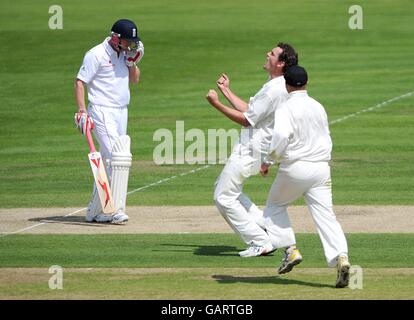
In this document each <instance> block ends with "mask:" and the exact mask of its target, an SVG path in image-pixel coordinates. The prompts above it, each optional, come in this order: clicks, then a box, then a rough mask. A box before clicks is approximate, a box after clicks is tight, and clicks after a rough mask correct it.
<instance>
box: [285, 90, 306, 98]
mask: <svg viewBox="0 0 414 320" xmlns="http://www.w3.org/2000/svg"><path fill="white" fill-rule="evenodd" d="M307 95H308V91H306V90H296V91H292V92H291V93H289V96H291V97H293V96H307Z"/></svg>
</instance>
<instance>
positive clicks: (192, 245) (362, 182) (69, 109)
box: [0, 0, 414, 299]
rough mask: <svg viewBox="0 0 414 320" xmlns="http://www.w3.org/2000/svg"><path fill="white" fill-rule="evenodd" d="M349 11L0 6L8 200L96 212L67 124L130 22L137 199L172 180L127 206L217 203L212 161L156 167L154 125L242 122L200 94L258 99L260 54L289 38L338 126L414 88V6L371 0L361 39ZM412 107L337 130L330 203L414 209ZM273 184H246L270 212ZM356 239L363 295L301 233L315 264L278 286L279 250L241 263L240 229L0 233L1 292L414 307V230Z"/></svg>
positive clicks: (161, 4) (0, 172) (82, 158)
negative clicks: (104, 48)
mask: <svg viewBox="0 0 414 320" xmlns="http://www.w3.org/2000/svg"><path fill="white" fill-rule="evenodd" d="M52 4H59V5H61V6H62V8H63V19H64V20H63V30H50V29H49V28H48V20H49V17H50V16H51V15H50V14H49V13H48V9H49V6H51V5H52ZM353 4H355V3H354V1H350V0H343V1H331V0H316V1H307V0H298V1H277V2H275V1H274V0H257V1H248V0H237V1H235V0H220V1H218V0H211V1H193V0H171V1H161V0H141V1H138V2H137V1H134V2H132V1H119V2H117V3H116V5H114V3H113V1H98V0H87V1H80V0H71V1H69V0H60V1H58V2H52V1H45V0H39V1H29V0H19V1H11V0H0V8H1V10H0V41H1V43H2V45H1V46H0V83H1V86H0V101H1V104H0V163H1V166H0V201H1V207H2V208H21V207H25V208H29V207H39V208H42V207H84V206H86V204H87V202H88V200H89V196H90V192H91V185H92V177H91V174H90V168H89V164H88V160H87V153H88V149H87V144H86V142H85V139H84V138H83V137H82V136H81V135H80V134H79V133H78V132H77V130H76V129H75V127H74V124H73V114H74V112H76V109H77V107H76V104H75V99H74V94H73V80H74V78H75V76H76V74H77V72H78V70H79V67H80V65H81V63H82V59H83V55H84V54H85V52H86V51H87V50H89V49H90V48H91V47H93V46H95V45H96V44H98V43H100V42H102V41H103V39H104V38H105V37H106V36H107V35H108V34H109V30H110V27H111V26H112V24H113V22H114V21H116V20H117V19H119V18H122V17H127V18H130V19H132V20H134V21H136V22H137V25H138V28H139V34H140V36H141V38H142V40H143V42H144V44H145V56H144V59H143V60H142V62H141V63H140V69H141V82H140V84H139V85H138V86H137V87H134V88H131V104H130V108H129V124H128V125H129V127H128V133H129V135H130V136H131V139H132V153H133V157H134V158H133V159H134V162H133V166H132V168H131V172H130V178H129V190H131V191H132V190H135V189H137V188H141V187H145V186H148V185H149V184H151V183H154V182H157V181H159V180H161V179H166V178H169V177H171V176H177V178H175V179H171V180H168V181H165V182H163V183H160V184H157V185H154V186H152V187H148V188H145V189H143V190H142V191H138V192H134V193H133V194H131V195H130V196H129V197H128V205H150V206H151V205H212V204H213V203H212V196H213V184H214V181H215V179H216V177H217V176H218V175H219V173H220V170H221V169H222V165H212V166H210V167H208V168H206V169H203V170H200V171H198V172H195V173H191V174H188V172H189V171H190V170H193V169H197V168H201V167H202V166H203V164H198V165H188V164H185V165H178V164H176V165H163V166H157V165H155V164H154V163H153V150H154V148H155V147H156V146H157V144H158V143H159V142H156V141H153V135H154V132H155V131H156V130H157V129H160V128H167V129H170V130H172V131H173V132H174V131H175V125H176V121H185V128H186V129H187V130H188V129H190V128H199V129H201V130H203V131H204V132H207V130H208V129H219V128H224V129H226V130H228V129H232V128H236V129H238V126H237V125H235V124H233V123H231V122H230V121H229V120H227V119H225V118H224V117H223V116H222V115H221V114H219V113H218V112H217V111H216V110H214V109H213V108H212V107H210V106H209V105H208V103H207V102H206V101H205V98H204V97H205V94H206V93H207V91H208V90H209V89H210V88H214V87H215V81H216V79H217V78H218V76H219V75H220V74H221V73H222V72H226V73H227V74H229V75H230V79H231V87H232V89H233V91H235V92H236V93H237V94H238V95H239V96H241V97H242V98H244V99H246V100H247V99H248V98H249V97H250V96H253V95H254V94H255V93H256V92H257V91H258V90H259V89H260V88H261V86H262V85H263V83H264V82H265V81H266V77H267V74H266V73H265V72H264V71H263V70H262V66H263V64H264V62H265V53H266V52H267V51H268V50H269V49H271V48H272V47H273V46H274V45H275V44H276V43H277V42H279V41H286V42H289V43H291V44H292V45H293V46H294V47H295V48H296V49H297V51H298V52H299V57H300V64H301V65H303V66H305V67H306V68H307V70H308V73H309V78H310V82H309V88H308V89H309V93H310V95H311V96H313V97H314V98H316V99H317V100H319V101H320V102H321V103H322V104H323V105H324V106H325V108H326V111H327V113H328V116H329V119H330V121H335V120H338V119H342V118H344V117H347V116H349V115H352V114H355V113H357V112H359V111H361V110H365V109H367V108H369V107H372V106H377V105H378V104H380V103H383V102H385V101H388V100H390V99H393V98H397V97H401V96H402V95H404V94H406V93H410V92H413V91H414V87H413V83H414V82H413V74H414V65H413V63H412V61H413V59H414V38H413V37H412V35H413V33H414V24H413V23H412V17H413V15H414V4H413V3H412V1H411V0H395V1H388V0H366V1H361V3H360V5H361V6H362V8H363V10H364V11H363V12H364V20H363V21H364V28H363V30H350V29H349V27H348V20H349V18H350V16H351V15H350V14H349V13H348V8H349V7H350V6H351V5H353ZM413 105H414V95H411V96H408V97H405V98H401V99H396V100H395V101H392V102H390V103H387V104H386V105H384V106H382V107H381V108H377V109H375V110H372V111H369V112H364V113H361V114H357V115H356V116H353V117H350V118H346V119H345V120H343V121H341V122H338V123H334V124H332V126H331V134H332V138H333V142H334V149H333V161H332V177H333V195H334V203H335V204H341V205H352V204H357V205H368V204H369V205H391V204H393V205H413V204H414V192H413V191H414V167H413V164H412V161H413V159H414V144H413V142H412V137H413V136H414V109H413ZM271 173H272V175H275V173H276V169H275V168H273V169H272V171H271ZM180 174H184V176H180ZM272 180H273V179H272V178H267V179H263V178H261V177H252V178H251V179H249V180H248V181H247V183H246V185H245V188H244V191H245V192H246V193H247V194H249V195H250V196H251V198H252V199H253V200H254V201H255V202H257V203H258V204H261V205H263V204H264V203H265V200H266V196H267V192H268V190H269V187H270V184H271V183H272ZM297 203H302V202H301V201H299V202H297ZM0 223H1V220H0ZM223 223H225V222H224V220H223ZM348 236H349V240H350V255H351V262H352V263H353V264H358V265H361V266H362V267H363V268H364V289H363V290H347V289H346V290H342V291H338V290H335V289H334V288H333V287H332V286H333V284H334V280H335V270H332V269H327V268H325V264H324V257H323V254H322V251H321V246H320V242H319V240H318V238H317V237H316V236H315V235H306V234H303V235H299V236H298V239H299V241H298V242H299V243H301V244H302V247H301V248H302V250H303V253H304V255H305V258H306V259H305V261H304V262H303V264H301V265H300V266H299V267H298V269H297V270H295V272H294V273H292V274H290V275H288V276H283V277H277V276H276V273H275V268H276V266H277V265H278V263H279V262H280V259H281V254H280V253H275V255H274V256H273V257H264V258H260V259H251V260H249V259H248V260H243V259H240V258H239V257H237V256H236V255H237V251H238V250H241V249H243V248H244V247H243V245H242V243H241V242H240V240H238V238H237V236H235V235H216V234H214V235H208V234H204V235H155V234H154V235H130V236H121V235H119V236H115V235H114V236H111V235H105V236H96V235H93V236H85V235H76V236H69V235H61V236H50V235H15V236H7V237H0V271H2V272H0V274H1V276H0V277H1V279H2V281H0V299H14V298H23V299H66V298H80V299H90V298H98V299H107V298H112V299H113V298H117V297H118V298H122V299H128V298H133V299H174V298H175V299H220V298H223V299H296V298H303V299H315V298H316V299H413V298H414V291H413V289H412V288H413V285H414V283H413V279H414V277H413V268H412V267H413V265H414V257H413V254H412V250H410V249H411V248H412V246H413V242H414V238H413V234H408V235H407V234H406V235H402V234H396V235H391V234H387V235H385V234H381V235H371V234H359V235H358V234H355V235H354V234H353V235H348ZM52 264H58V265H61V266H62V267H64V268H65V270H66V271H65V284H64V285H65V289H64V290H49V289H48V287H47V281H48V279H49V277H50V275H49V274H48V273H47V269H48V267H50V266H51V265H52ZM163 292H164V294H163ZM165 292H168V295H166V294H165Z"/></svg>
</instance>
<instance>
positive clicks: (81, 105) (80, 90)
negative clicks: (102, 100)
mask: <svg viewBox="0 0 414 320" xmlns="http://www.w3.org/2000/svg"><path fill="white" fill-rule="evenodd" d="M75 98H76V104H77V105H78V110H79V111H78V112H79V113H83V112H86V107H85V87H84V82H83V81H82V80H79V79H78V78H76V79H75Z"/></svg>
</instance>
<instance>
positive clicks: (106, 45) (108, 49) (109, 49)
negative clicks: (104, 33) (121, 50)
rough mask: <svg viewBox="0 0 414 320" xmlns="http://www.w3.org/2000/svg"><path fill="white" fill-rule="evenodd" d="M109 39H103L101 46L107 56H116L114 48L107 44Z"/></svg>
mask: <svg viewBox="0 0 414 320" xmlns="http://www.w3.org/2000/svg"><path fill="white" fill-rule="evenodd" d="M109 39H111V38H110V37H107V38H105V41H104V42H103V46H104V48H105V51H106V52H108V54H109V55H110V56H111V55H114V54H115V55H118V52H116V51H115V50H114V48H112V47H111V45H110V44H109V42H108V41H109Z"/></svg>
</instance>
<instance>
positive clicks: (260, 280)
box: [212, 275, 335, 288]
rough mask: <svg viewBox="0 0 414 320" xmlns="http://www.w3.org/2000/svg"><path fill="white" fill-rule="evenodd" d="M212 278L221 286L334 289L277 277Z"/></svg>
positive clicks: (323, 285) (225, 276) (330, 286)
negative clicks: (294, 286)
mask: <svg viewBox="0 0 414 320" xmlns="http://www.w3.org/2000/svg"><path fill="white" fill-rule="evenodd" d="M212 278H213V279H214V280H216V281H217V282H219V283H222V284H233V283H238V282H241V283H254V284H280V285H292V284H293V285H299V286H307V287H314V288H335V286H334V285H327V284H323V283H314V282H307V281H301V280H295V279H286V278H281V277H278V276H274V277H269V276H266V277H234V276H229V275H213V276H212Z"/></svg>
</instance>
